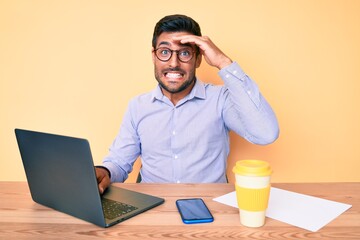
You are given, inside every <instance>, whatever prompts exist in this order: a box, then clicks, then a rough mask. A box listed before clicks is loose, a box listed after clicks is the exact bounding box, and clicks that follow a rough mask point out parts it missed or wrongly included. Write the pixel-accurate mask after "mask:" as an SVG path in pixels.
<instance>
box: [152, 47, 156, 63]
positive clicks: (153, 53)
mask: <svg viewBox="0 0 360 240" xmlns="http://www.w3.org/2000/svg"><path fill="white" fill-rule="evenodd" d="M151 55H152V61H153V64H155V58H156V56H155V51H154V48H153V47H152V48H151Z"/></svg>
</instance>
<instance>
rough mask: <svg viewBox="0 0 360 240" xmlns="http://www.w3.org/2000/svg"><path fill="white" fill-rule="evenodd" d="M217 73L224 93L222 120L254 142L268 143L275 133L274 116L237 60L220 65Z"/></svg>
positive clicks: (272, 139) (276, 126) (271, 140)
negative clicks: (221, 80)
mask: <svg viewBox="0 0 360 240" xmlns="http://www.w3.org/2000/svg"><path fill="white" fill-rule="evenodd" d="M219 75H220V76H221V78H222V79H223V80H224V83H225V86H226V91H227V92H228V93H227V95H226V96H227V98H228V99H227V100H226V106H225V110H224V118H225V119H224V120H225V123H226V125H227V126H228V127H229V129H231V130H233V131H235V132H236V133H237V134H239V135H240V136H242V137H244V138H245V139H247V140H248V141H250V142H252V143H256V144H262V145H264V144H269V143H271V142H273V141H275V140H276V139H277V137H278V134H279V126H278V121H277V118H276V116H275V114H274V112H273V110H272V108H271V106H270V105H269V103H268V102H267V101H266V99H265V98H264V97H263V96H262V95H261V93H260V91H259V89H258V87H257V85H256V83H255V82H254V81H252V80H251V79H250V78H249V77H248V76H247V75H246V74H245V73H244V71H243V70H242V69H241V68H240V66H239V65H238V64H237V63H232V64H231V65H229V66H227V67H225V68H223V69H222V70H221V71H220V72H219Z"/></svg>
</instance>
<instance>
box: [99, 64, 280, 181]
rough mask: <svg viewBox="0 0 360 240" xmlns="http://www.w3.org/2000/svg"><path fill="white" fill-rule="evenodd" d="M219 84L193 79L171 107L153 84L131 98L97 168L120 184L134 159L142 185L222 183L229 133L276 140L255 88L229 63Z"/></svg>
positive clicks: (274, 126) (272, 121) (273, 120)
mask: <svg viewBox="0 0 360 240" xmlns="http://www.w3.org/2000/svg"><path fill="white" fill-rule="evenodd" d="M219 75H220V77H221V78H222V79H223V81H224V86H214V85H211V84H207V83H203V82H201V81H200V80H199V79H197V80H196V83H195V85H194V87H193V89H192V91H191V92H190V93H189V95H187V96H186V97H185V98H184V99H182V100H180V101H179V102H178V103H177V105H176V106H174V105H173V104H172V103H171V101H170V100H169V99H168V98H167V97H166V96H164V95H163V94H162V92H161V89H160V87H159V86H157V88H156V89H154V90H153V91H152V92H149V93H145V94H142V95H139V96H137V97H135V98H133V99H132V100H131V101H130V103H129V106H128V109H127V111H126V114H125V116H124V118H123V122H122V125H121V127H120V132H119V133H118V135H117V136H116V138H115V140H114V142H113V144H112V146H111V147H110V151H109V154H108V156H106V157H105V159H104V161H103V166H105V167H106V168H108V169H109V171H110V172H111V181H112V182H123V181H125V180H126V179H127V177H128V174H129V173H130V172H131V171H132V168H133V164H134V161H135V160H136V159H137V158H138V157H139V156H140V157H141V162H142V168H141V176H142V182H157V183H164V182H172V183H210V182H226V165H227V157H228V155H229V151H230V148H229V131H230V130H232V131H234V132H236V133H237V134H238V135H240V136H242V137H243V138H245V139H246V140H248V141H249V142H252V143H254V144H261V145H265V144H269V143H272V142H273V141H275V140H276V139H277V137H278V133H279V128H278V122H277V119H276V116H275V114H274V112H273V110H272V109H271V107H270V105H269V104H268V103H267V101H266V100H265V99H264V97H263V96H262V95H261V93H260V92H259V90H258V87H257V85H256V84H255V82H253V81H252V80H251V79H250V78H249V77H248V76H247V75H246V74H245V73H244V71H243V70H242V69H241V68H240V66H239V65H238V64H237V63H236V62H234V63H232V64H231V65H229V66H227V67H225V68H223V69H221V70H220V71H219Z"/></svg>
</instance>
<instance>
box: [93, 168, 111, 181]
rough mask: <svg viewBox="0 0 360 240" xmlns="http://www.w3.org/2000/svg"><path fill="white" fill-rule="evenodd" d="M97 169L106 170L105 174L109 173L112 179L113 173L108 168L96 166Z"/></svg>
mask: <svg viewBox="0 0 360 240" xmlns="http://www.w3.org/2000/svg"><path fill="white" fill-rule="evenodd" d="M95 167H96V168H98V169H104V170H105V172H106V173H107V175H108V176H109V179H111V172H110V170H109V169H108V168H107V167H104V166H95Z"/></svg>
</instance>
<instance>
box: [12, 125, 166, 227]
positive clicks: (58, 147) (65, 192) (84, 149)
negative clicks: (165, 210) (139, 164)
mask: <svg viewBox="0 0 360 240" xmlns="http://www.w3.org/2000/svg"><path fill="white" fill-rule="evenodd" d="M15 134H16V139H17V142H18V146H19V149H20V154H21V158H22V161H23V165H24V169H25V173H26V177H27V181H28V184H29V188H30V192H31V196H32V199H33V200H34V201H35V202H37V203H39V204H42V205H44V206H47V207H50V208H53V209H55V210H58V211H60V212H64V213H66V214H69V215H72V216H74V217H77V218H80V219H83V220H85V221H88V222H91V223H94V224H96V225H98V226H101V227H109V226H112V225H114V224H116V223H119V222H122V221H124V220H126V219H128V218H130V217H133V216H135V215H137V214H139V213H142V212H144V211H146V210H149V209H151V208H153V207H155V206H158V205H160V204H162V203H163V202H164V199H162V198H159V197H155V196H151V195H148V194H143V193H139V192H134V191H130V190H127V189H122V188H118V187H114V186H110V187H109V188H108V189H107V190H106V191H105V193H104V194H103V195H100V194H99V190H98V184H97V180H96V174H95V168H94V163H93V160H92V156H91V151H90V145H89V142H88V141H87V140H86V139H81V138H73V137H66V136H60V135H54V134H49V133H41V132H34V131H29V130H22V129H15Z"/></svg>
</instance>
